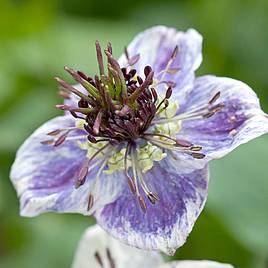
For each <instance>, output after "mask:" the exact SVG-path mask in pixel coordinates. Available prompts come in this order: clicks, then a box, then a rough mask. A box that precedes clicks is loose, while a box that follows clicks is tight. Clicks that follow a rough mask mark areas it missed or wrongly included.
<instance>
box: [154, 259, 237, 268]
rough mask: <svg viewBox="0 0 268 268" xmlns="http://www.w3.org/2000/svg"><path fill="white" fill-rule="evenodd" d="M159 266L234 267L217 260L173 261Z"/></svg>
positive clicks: (182, 267)
mask: <svg viewBox="0 0 268 268" xmlns="http://www.w3.org/2000/svg"><path fill="white" fill-rule="evenodd" d="M158 268H234V267H233V266H232V265H230V264H227V263H219V262H215V261H205V260H202V261H172V262H168V263H165V264H163V265H160V266H159V267H158Z"/></svg>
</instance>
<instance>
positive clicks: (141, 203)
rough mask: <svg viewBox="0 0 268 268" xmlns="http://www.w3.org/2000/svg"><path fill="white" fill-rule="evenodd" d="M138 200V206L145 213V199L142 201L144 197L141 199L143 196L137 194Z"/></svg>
mask: <svg viewBox="0 0 268 268" xmlns="http://www.w3.org/2000/svg"><path fill="white" fill-rule="evenodd" d="M138 202H139V205H140V207H141V210H142V211H143V212H144V213H146V211H147V206H146V203H145V201H144V199H143V197H142V196H141V195H139V196H138Z"/></svg>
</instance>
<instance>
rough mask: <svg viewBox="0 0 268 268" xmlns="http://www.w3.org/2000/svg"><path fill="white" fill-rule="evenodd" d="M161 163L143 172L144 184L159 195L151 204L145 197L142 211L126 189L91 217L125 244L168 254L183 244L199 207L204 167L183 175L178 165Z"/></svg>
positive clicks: (203, 195) (205, 182)
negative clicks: (171, 166) (172, 166)
mask: <svg viewBox="0 0 268 268" xmlns="http://www.w3.org/2000/svg"><path fill="white" fill-rule="evenodd" d="M167 158H171V156H168V157H166V161H168V160H167ZM161 163H162V161H160V162H159V163H156V164H155V165H154V167H153V168H152V170H151V171H149V172H147V173H146V174H145V175H144V179H145V181H146V183H147V185H149V187H150V188H151V189H152V191H153V192H155V193H157V195H158V196H159V201H158V202H157V203H156V204H155V205H152V204H151V203H150V202H149V201H148V200H147V199H145V202H146V204H147V211H146V213H144V212H142V211H141V209H140V207H139V205H138V204H137V202H136V201H135V199H134V197H133V195H132V194H131V192H130V190H129V189H128V188H126V189H125V190H124V191H123V194H122V195H121V196H119V198H118V199H117V200H116V201H115V202H113V203H111V204H108V205H106V206H105V207H104V208H103V209H101V210H98V211H96V213H95V217H96V219H97V221H98V223H99V224H100V225H101V226H102V227H103V228H104V229H105V230H106V231H108V232H109V233H110V234H111V235H112V236H114V237H115V238H117V239H119V240H120V241H122V242H124V243H126V244H129V245H131V246H135V247H138V248H141V249H147V250H161V251H163V252H164V253H166V254H169V255H172V254H174V253H175V251H176V249H177V248H179V247H180V246H181V245H183V244H184V242H185V240H186V238H187V236H188V235H189V233H190V232H191V230H192V228H193V225H194V223H195V221H196V219H197V217H198V216H199V214H200V212H201V211H202V209H203V206H204V204H205V201H206V197H207V185H208V168H207V166H206V167H204V168H203V169H199V170H195V171H192V172H191V173H188V174H184V173H183V170H180V169H179V167H178V168H177V169H176V168H174V170H173V172H171V170H170V169H169V172H168V171H167V170H166V162H165V164H163V163H162V164H161ZM144 198H146V197H144Z"/></svg>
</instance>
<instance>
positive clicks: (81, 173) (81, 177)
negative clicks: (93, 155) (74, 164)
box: [75, 159, 90, 189]
mask: <svg viewBox="0 0 268 268" xmlns="http://www.w3.org/2000/svg"><path fill="white" fill-rule="evenodd" d="M89 163H90V160H89V159H86V160H85V162H84V163H83V165H82V168H81V169H80V171H79V173H78V176H77V177H78V178H77V181H76V182H75V188H76V189H77V188H79V187H80V186H81V185H83V184H84V183H85V181H86V177H87V174H88V168H89Z"/></svg>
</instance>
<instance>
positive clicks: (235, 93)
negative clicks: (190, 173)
mask: <svg viewBox="0 0 268 268" xmlns="http://www.w3.org/2000/svg"><path fill="white" fill-rule="evenodd" d="M217 91H220V92H221V96H220V99H219V102H220V103H223V104H224V107H223V108H222V109H221V110H220V111H219V112H217V113H216V114H215V115H214V116H212V117H211V118H208V119H196V120H185V121H183V122H182V129H181V131H180V132H179V135H178V136H179V137H180V138H183V139H186V140H190V141H191V142H193V143H196V144H199V145H201V146H202V147H203V152H204V153H205V154H206V155H207V156H208V157H210V158H218V157H222V156H224V155H226V154H227V153H229V152H230V151H232V150H233V149H235V148H236V147H237V146H239V145H240V144H243V143H246V142H248V141H250V140H252V139H254V138H256V137H259V136H261V135H263V134H265V133H267V132H268V116H267V115H266V114H265V113H264V112H263V111H262V110H261V107H260V103H259V99H258V97H257V96H256V94H255V93H254V91H253V90H252V89H251V88H250V87H249V86H247V85H246V84H244V83H243V82H240V81H237V80H234V79H231V78H225V77H216V76H210V75H208V76H202V77H199V78H197V79H196V81H195V86H194V88H193V90H192V91H191V92H190V94H189V95H188V98H187V101H186V105H185V106H184V107H183V108H182V110H184V111H182V112H187V110H188V109H191V107H192V106H196V105H197V106H198V105H199V103H200V101H202V100H209V99H210V98H211V97H212V96H213V94H215V93H216V92H217Z"/></svg>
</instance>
